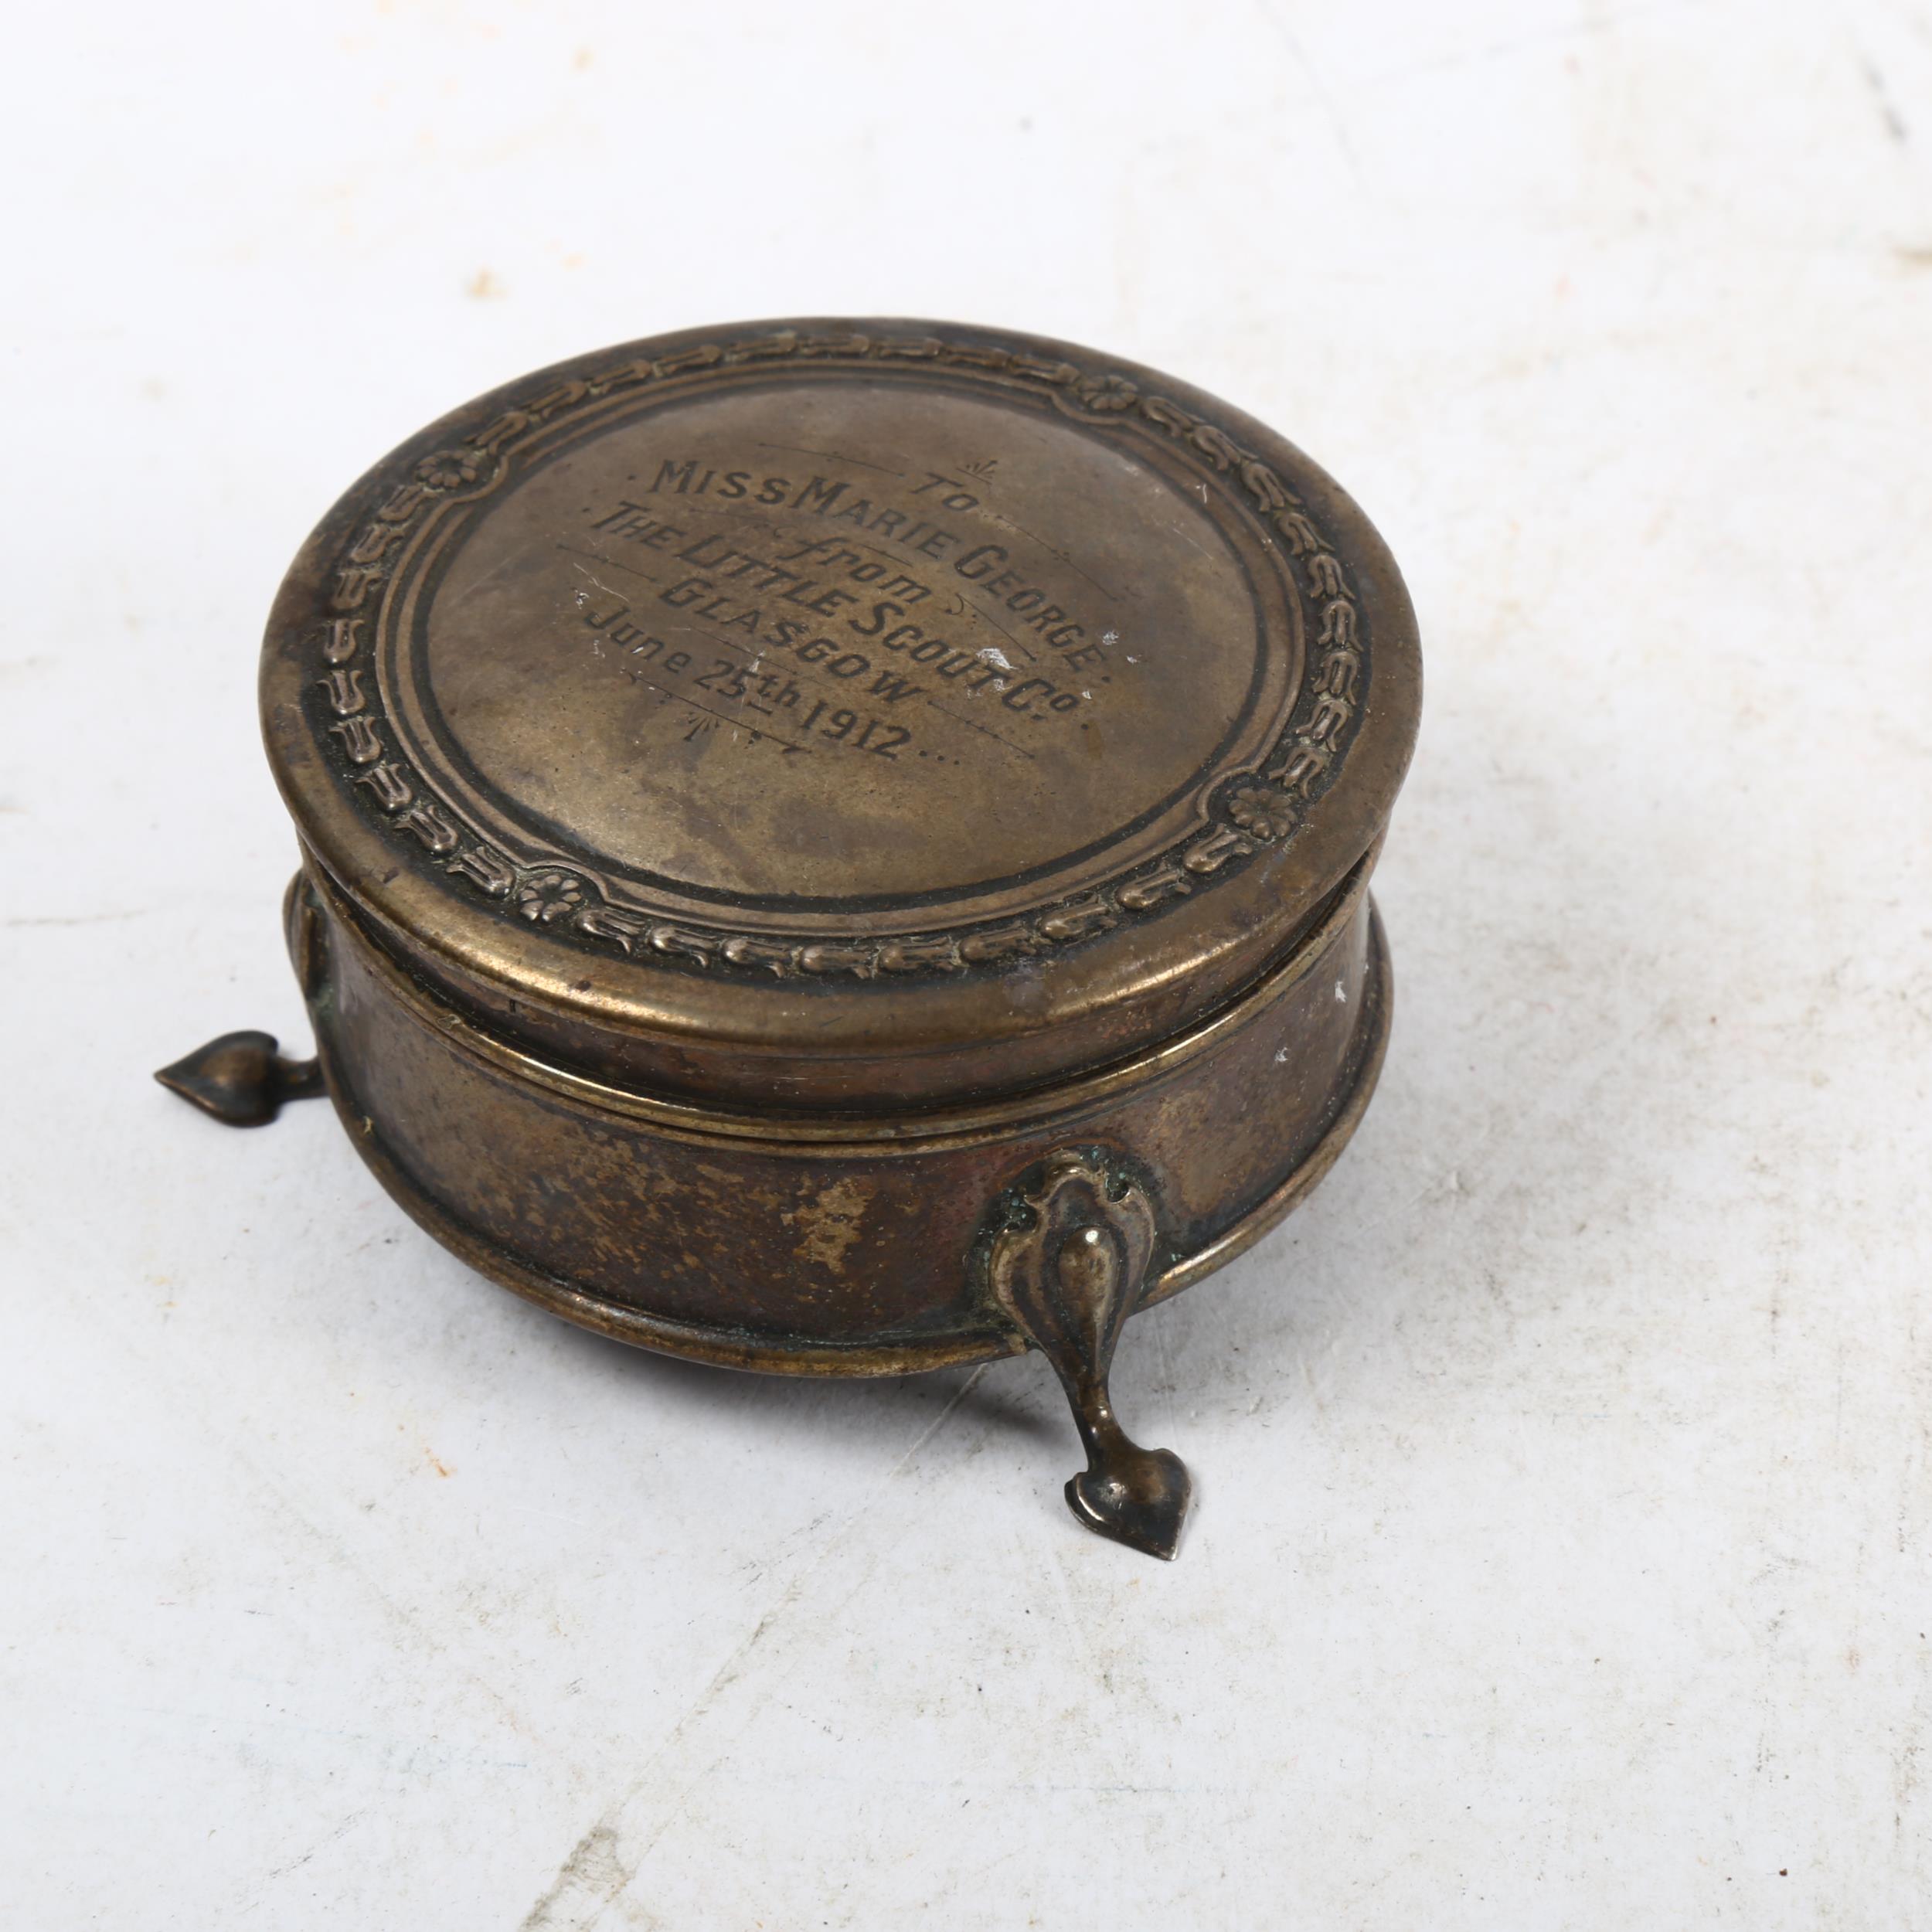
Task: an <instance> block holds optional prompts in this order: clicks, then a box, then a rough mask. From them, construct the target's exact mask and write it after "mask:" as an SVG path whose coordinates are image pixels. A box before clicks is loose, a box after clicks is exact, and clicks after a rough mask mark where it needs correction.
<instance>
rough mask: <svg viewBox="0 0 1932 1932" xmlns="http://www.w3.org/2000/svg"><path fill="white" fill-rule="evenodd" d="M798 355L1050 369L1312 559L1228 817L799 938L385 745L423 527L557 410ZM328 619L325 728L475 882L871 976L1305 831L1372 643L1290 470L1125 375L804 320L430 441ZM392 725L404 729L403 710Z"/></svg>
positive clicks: (668, 947)
mask: <svg viewBox="0 0 1932 1932" xmlns="http://www.w3.org/2000/svg"><path fill="white" fill-rule="evenodd" d="M784 359H798V360H818V361H838V362H866V363H871V364H874V365H884V366H905V365H908V364H911V365H917V364H921V363H938V364H943V365H946V366H950V367H952V368H955V369H964V370H968V371H971V372H975V373H978V374H983V375H985V376H992V377H1001V378H1005V379H1009V380H1011V379H1018V380H1019V381H1021V382H1022V383H1031V384H1037V385H1039V386H1040V387H1041V388H1042V389H1044V390H1045V391H1046V393H1047V394H1048V396H1049V398H1050V400H1052V401H1053V403H1054V404H1055V405H1056V406H1057V407H1059V408H1060V409H1061V410H1063V411H1065V412H1066V413H1068V414H1070V415H1072V416H1074V417H1078V418H1080V419H1081V420H1085V421H1087V422H1090V423H1098V424H1105V423H1109V422H1110V421H1111V422H1120V423H1124V422H1126V421H1128V420H1136V419H1138V420H1145V421H1146V422H1148V423H1152V424H1154V425H1155V427H1157V428H1158V429H1159V430H1162V432H1164V433H1165V434H1166V435H1167V436H1168V437H1170V438H1171V439H1172V441H1173V442H1174V444H1175V445H1176V446H1177V447H1179V448H1180V449H1181V450H1182V451H1183V452H1184V453H1185V454H1186V455H1187V456H1188V457H1189V458H1190V459H1191V460H1192V461H1195V462H1196V463H1197V464H1199V466H1200V467H1201V468H1202V469H1203V470H1204V471H1206V473H1207V474H1208V475H1209V476H1210V477H1211V478H1214V479H1215V480H1216V481H1217V482H1218V483H1219V485H1220V486H1221V487H1222V488H1223V490H1224V491H1226V492H1227V493H1228V494H1229V495H1231V496H1233V498H1235V500H1236V502H1238V503H1239V504H1240V506H1241V508H1242V509H1243V510H1244V511H1246V512H1247V513H1248V514H1249V515H1252V516H1255V517H1257V518H1258V519H1260V521H1262V522H1264V524H1265V525H1266V526H1267V528H1268V529H1270V530H1271V531H1272V532H1274V536H1275V537H1276V538H1277V539H1279V541H1280V542H1281V544H1282V546H1283V547H1284V549H1286V550H1287V553H1288V554H1289V555H1290V556H1292V557H1293V558H1294V560H1295V562H1296V564H1297V566H1298V571H1299V580H1298V587H1299V588H1301V590H1302V591H1303V593H1304V596H1305V597H1306V599H1307V607H1308V609H1309V611H1311V613H1312V614H1313V617H1314V619H1315V621H1314V622H1313V623H1311V624H1310V626H1309V631H1310V634H1311V638H1312V644H1311V650H1310V653H1309V668H1308V671H1307V672H1306V675H1304V682H1303V687H1302V691H1301V696H1300V697H1299V698H1298V700H1297V702H1296V705H1295V706H1294V709H1293V711H1292V712H1291V715H1290V718H1289V721H1288V723H1287V727H1286V729H1285V730H1284V732H1283V733H1282V735H1281V737H1280V738H1279V739H1278V740H1277V742H1276V743H1275V744H1274V747H1273V748H1272V749H1271V750H1270V752H1269V753H1268V755H1267V757H1264V759H1262V760H1260V763H1259V764H1258V765H1257V766H1256V767H1253V768H1251V769H1250V770H1246V771H1243V772H1238V773H1235V774H1231V775H1230V777H1228V778H1227V779H1226V780H1225V781H1223V783H1222V784H1221V785H1220V786H1219V789H1218V791H1217V792H1216V798H1215V801H1214V807H1213V822H1211V823H1210V824H1209V825H1208V826H1207V827H1206V828H1199V829H1196V831H1193V832H1190V833H1189V835H1187V836H1186V837H1185V838H1183V839H1182V840H1181V841H1180V842H1179V843H1178V844H1176V845H1175V846H1173V847H1172V848H1171V849H1169V850H1168V852H1165V853H1163V854H1162V855H1160V856H1159V857H1158V859H1155V860H1154V861H1152V862H1151V863H1143V864H1141V865H1140V866H1138V867H1137V868H1135V869H1134V870H1132V871H1131V872H1125V873H1123V874H1122V875H1121V877H1119V878H1118V879H1113V880H1110V881H1108V882H1107V883H1105V884H1104V885H1101V886H1095V887H1093V888H1091V889H1087V890H1084V891H1083V892H1081V893H1079V894H1077V896H1073V897H1072V898H1070V899H1067V900H1063V901H1062V902H1060V903H1058V904H1056V905H1053V906H1046V907H1045V908H1043V910H1039V911H1038V912H1036V913H1032V914H1029V916H1028V917H1025V918H1023V919H1017V920H1006V921H1004V922H997V923H979V924H963V925H960V926H957V927H954V928H952V929H950V930H944V931H931V930H923V931H918V932H914V933H910V934H906V936H904V937H899V938H893V937H886V938H880V939H871V938H868V939H866V940H862V941H853V942H852V943H839V942H828V941H826V940H824V939H823V938H822V937H802V936H801V937H798V938H796V939H787V938H784V937H774V936H773V935H770V934H765V935H762V936H760V935H753V934H747V933H744V932H741V931H735V930H733V929H732V928H731V927H730V926H729V925H727V924H717V925H712V924H708V923H701V922H698V921H695V920H689V919H679V920H662V919H652V918H650V917H646V916H645V915H643V914H641V913H637V912H634V911H631V910H626V909H624V908H623V907H621V906H614V905H613V904H611V903H610V901H609V899H608V897H607V894H606V893H605V892H604V889H603V887H602V886H601V885H600V883H598V882H597V880H596V879H593V878H590V877H589V876H587V875H585V874H584V873H583V872H580V871H579V870H578V869H576V868H575V867H573V866H570V865H569V864H567V863H566V862H561V861H560V862H547V861H546V862H537V863H535V864H531V865H521V864H519V863H518V862H516V861H515V859H512V858H511V857H510V856H509V855H507V854H505V852H502V851H501V850H500V849H498V848H497V847H496V846H495V845H492V844H491V843H490V842H488V840H487V839H486V838H484V837H483V836H482V835H481V834H480V833H478V831H477V830H476V828H474V827H473V826H471V825H469V824H468V822H467V821H465V820H464V818H462V816H461V814H460V813H458V812H457V811H456V810H455V808H454V807H453V806H452V805H451V804H450V802H449V801H448V800H447V799H446V798H442V797H440V795H438V794H435V793H434V791H433V790H432V788H431V787H430V784H429V781H427V779H426V778H425V777H424V776H423V774H422V773H421V771H420V770H419V769H418V768H417V767H416V766H415V765H414V764H413V763H412V762H411V761H410V759H409V758H408V757H407V756H406V754H405V753H403V751H402V750H400V747H397V746H396V745H393V744H392V743H390V742H389V740H388V739H386V737H385V736H384V735H383V733H384V727H385V726H389V721H388V720H387V719H386V718H384V717H383V715H382V713H381V710H380V705H379V699H378V698H377V697H376V696H375V695H374V694H372V692H369V691H368V690H366V689H365V688H364V685H363V683H362V673H363V670H364V668H366V658H367V657H368V655H369V648H370V646H369V641H368V638H366V635H365V633H366V631H367V630H368V629H369V628H372V624H373V617H374V613H375V612H376V611H377V610H379V608H380V605H381V602H382V599H383V596H384V594H386V589H387V587H388V584H389V580H390V577H391V576H392V573H393V571H394V569H395V567H396V561H397V560H398V559H399V558H400V556H401V554H402V553H403V549H404V548H405V547H406V543H407V541H408V539H410V536H411V535H412V534H413V532H414V530H415V529H416V528H417V526H418V525H419V524H420V522H421V521H422V520H423V519H424V518H425V517H426V516H427V515H428V514H429V513H430V512H431V511H432V510H433V509H435V508H437V506H439V505H442V504H444V503H447V502H463V501H466V500H468V499H469V498H474V497H478V496H481V495H485V494H486V493H487V492H489V491H490V490H492V489H493V488H495V486H496V485H497V484H498V481H500V480H501V478H502V476H503V475H504V474H505V471H506V468H507V466H508V463H509V458H510V457H511V456H512V454H513V453H514V452H515V451H516V450H517V449H518V448H519V447H521V446H522V444H524V443H526V441H527V440H528V439H529V438H530V437H532V436H533V435H535V434H537V433H538V432H539V431H540V430H543V429H545V428H546V427H549V426H550V425H552V424H553V423H555V422H556V420H557V419H558V418H560V417H563V416H564V415H566V413H569V412H570V411H573V410H577V409H578V408H580V407H582V406H583V405H585V404H586V403H592V402H599V401H602V400H604V399H605V398H607V397H609V396H613V395H616V394H620V393H623V392H624V391H627V390H631V389H641V388H643V387H645V386H647V385H651V384H656V383H665V382H667V381H668V380H670V379H672V378H675V377H676V376H681V375H685V374H689V373H690V372H695V371H702V370H707V369H717V368H719V367H724V366H734V365H739V364H747V363H769V362H777V361H782V360H784ZM327 581H328V612H329V615H328V617H327V618H326V619H325V621H324V624H323V625H322V628H321V631H320V632H319V634H318V635H317V636H316V637H315V648H316V649H317V651H318V653H319V658H320V667H319V668H320V669H321V675H320V676H319V677H318V679H315V682H316V683H317V684H318V685H319V687H320V689H321V692H322V693H323V704H324V706H325V712H326V718H327V722H326V723H325V726H324V730H325V731H326V733H328V735H329V736H332V737H333V738H334V739H335V740H336V741H337V743H338V745H339V747H340V750H341V756H342V767H343V776H344V777H345V781H346V782H347V783H349V784H350V785H351V786H352V787H355V788H357V789H358V790H360V791H366V794H367V795H368V798H369V802H370V804H371V805H372V807H373V808H374V811H375V813H376V815H378V817H379V822H382V823H384V824H386V825H387V826H389V828H391V830H392V835H398V834H407V835H409V836H410V838H413V839H414V840H415V841H416V842H417V843H418V844H419V845H420V846H421V847H422V849H423V851H424V852H427V855H429V857H430V859H432V860H434V862H436V863H437V865H438V866H440V868H441V869H443V870H444V871H445V872H447V873H448V874H450V875H451V876H452V877H455V878H461V879H465V880H467V881H468V883H469V884H470V885H471V886H472V887H474V889H475V890H476V892H477V893H478V894H479V895H480V896H481V897H483V898H484V899H485V900H488V901H490V902H492V903H495V904H496V905H497V906H500V907H501V908H502V910H503V911H504V913H505V914H506V916H508V917H513V918H518V917H520V918H522V919H526V920H530V921H531V922H532V923H536V924H540V925H542V926H544V927H548V928H550V929H552V930H556V931H559V932H560V933H561V932H569V933H571V934H577V935H580V936H581V937H583V938H584V939H586V940H590V941H592V942H594V943H595V944H599V945H607V946H612V947H616V948H617V949H618V950H619V951H622V952H624V953H625V954H629V955H631V956H632V957H641V958H655V959H658V960H661V961H665V962H668V963H675V964H679V965H682V966H685V967H697V968H707V969H710V968H718V969H723V970H724V971H733V970H735V971H742V972H747V973H751V974H760V973H768V974H772V975H777V976H778V977H781V978H784V977H787V976H789V975H810V976H816V977H823V976H826V975H849V976H851V977H853V978H859V979H873V978H879V977H880V976H881V975H905V974H930V973H958V972H963V971H968V970H970V969H971V968H975V967H979V966H984V965H990V964H998V963H1000V962H1002V961H1010V960H1013V959H1016V958H1022V957H1028V956H1030V955H1032V954H1038V953H1043V952H1048V951H1055V950H1057V949H1058V948H1060V947H1063V946H1066V945H1070V944H1074V943H1075V942H1077V941H1078V940H1083V939H1087V938H1091V937H1094V936H1095V935H1097V934H1100V933H1104V932H1107V931H1109V930H1112V929H1113V928H1114V927H1117V926H1120V925H1121V924H1124V923H1128V922H1129V921H1131V920H1136V919H1139V918H1142V917H1146V916H1148V914H1150V913H1153V912H1154V911H1155V910H1156V909H1157V908H1158V907H1159V906H1162V905H1164V904H1165V903H1167V902H1168V900H1173V899H1178V898H1185V897H1186V896H1189V894H1191V893H1192V892H1193V891H1194V889H1195V888H1196V886H1198V885H1199V884H1202V883H1204V882H1206V881H1208V880H1209V879H1213V878H1214V877H1216V876H1218V875H1223V874H1225V873H1226V872H1229V871H1230V869H1233V868H1236V867H1239V866H1241V865H1242V864H1243V862H1246V861H1247V860H1249V859H1252V858H1253V855H1254V854H1255V853H1256V852H1257V850H1258V849H1260V848H1262V847H1264V846H1270V845H1281V844H1285V843H1287V842H1290V841H1291V840H1292V839H1293V838H1294V836H1295V835H1296V833H1297V832H1298V829H1299V828H1300V827H1301V824H1302V822H1303V819H1304V813H1305V811H1306V809H1307V807H1308V804H1310V803H1311V801H1313V800H1314V799H1315V798H1316V797H1317V796H1318V794H1320V793H1321V791H1325V790H1326V789H1327V787H1328V784H1330V783H1331V782H1332V779H1333V776H1334V772H1335V767H1337V766H1338V764H1339V762H1340V760H1341V759H1342V757H1343V755H1344V753H1345V750H1346V748H1347V745H1348V743H1349V739H1350V738H1351V737H1352V735H1353V734H1352V726H1353V725H1354V723H1355V719H1356V717H1357V716H1358V713H1359V709H1360V702H1361V700H1360V697H1359V690H1360V685H1361V679H1362V661H1363V652H1364V648H1365V640H1364V637H1363V631H1364V628H1365V627H1364V625H1363V622H1362V602H1361V597H1360V594H1359V591H1358V590H1356V588H1355V585H1354V583H1353V582H1352V580H1351V578H1350V576H1349V572H1348V569H1347V566H1345V564H1344V563H1343V561H1342V557H1341V556H1340V554H1339V553H1338V550H1337V549H1336V548H1335V546H1334V545H1333V544H1332V543H1331V542H1330V541H1329V540H1328V538H1327V537H1326V536H1325V535H1324V534H1323V533H1322V532H1321V530H1320V529H1319V528H1318V526H1316V524H1315V522H1314V520H1313V519H1312V518H1311V516H1310V515H1309V513H1308V507H1307V505H1306V504H1305V503H1304V502H1303V501H1302V499H1301V498H1299V497H1298V496H1297V495H1295V493H1294V492H1293V491H1292V490H1291V489H1290V488H1288V487H1287V485H1286V484H1285V483H1284V481H1282V479H1281V476H1280V475H1279V474H1278V473H1277V471H1274V469H1272V468H1270V467H1269V465H1268V464H1266V463H1264V461H1261V459H1260V457H1258V456H1257V455H1256V454H1254V453H1253V451H1250V450H1247V449H1244V448H1243V447H1241V446H1240V444H1237V443H1236V442H1235V441H1234V440H1233V438H1231V437H1229V436H1228V435H1227V434H1226V433H1225V432H1224V431H1223V430H1220V429H1219V428H1217V427H1216V426H1215V425H1214V424H1213V423H1210V422H1209V421H1207V420H1206V419H1205V418H1203V417H1199V416H1196V415H1195V414H1193V413H1192V412H1191V411H1189V410H1185V409H1183V408H1182V407H1181V406H1179V404H1178V403H1173V402H1171V401H1169V400H1167V399H1165V397H1162V396H1153V395H1149V394H1147V393H1145V392H1144V391H1143V390H1142V389H1141V388H1140V387H1139V386H1138V385H1137V384H1135V383H1132V382H1130V381H1129V380H1128V379H1127V378H1126V377H1125V376H1121V375H1117V374H1112V373H1095V372H1091V371H1089V370H1083V369H1079V368H1077V367H1076V366H1074V365H1073V364H1072V363H1070V362H1063V361H1060V360H1057V359H1048V358H1045V357H1041V356H1038V355H1032V354H1029V353H1028V352H1026V351H1025V350H1022V349H1002V348H1000V347H998V346H997V345H992V344H985V343H978V342H949V341H944V340H941V339H940V338H937V337H934V336H913V337H896V336H879V335H866V334H862V333H859V332H853V333H851V334H847V335H801V334H799V333H798V332H796V331H794V330H789V329H787V330H781V331H779V332H776V333H775V334H772V335H762V336H757V337H753V338H748V339H747V340H744V341H741V342H706V343H701V344H699V345H695V346H693V347H692V348H689V349H680V350H678V351H676V352H674V353H672V354H670V355H661V356H655V357H639V358H634V359H630V360H628V361H624V362H617V363H616V364H614V366H612V367H611V368H610V369H607V370H604V371H603V372H600V373H598V374H596V375H594V376H588V377H577V376H570V377H566V378H564V379H561V380H559V381H556V382H554V383H552V384H551V386H549V387H548V388H547V389H543V391H542V392H541V393H539V394H538V395H536V396H534V397H533V398H532V400H529V402H526V403H519V404H517V405H515V406H512V407H511V408H509V409H507V410H504V411H503V412H502V414H500V415H498V417H495V419H494V420H492V421H490V422H489V423H485V425H484V426H483V427H481V428H480V429H478V430H476V431H475V432H474V434H471V435H470V436H469V437H466V438H464V440H463V441H462V442H461V443H460V444H456V445H454V447H451V448H448V449H444V450H439V451H436V452H434V454H431V455H429V456H426V457H423V458H422V459H421V460H420V461H419V462H418V463H417V465H416V467H415V473H414V474H413V477H412V478H410V480H409V481H406V482H404V483H402V484H400V485H398V486H397V487H396V488H395V489H394V490H393V492H391V493H390V495H389V497H388V498H386V500H385V501H384V502H383V503H382V505H380V506H379V508H378V509H376V512H375V513H374V515H373V516H372V519H371V520H370V521H369V523H368V524H367V525H366V526H365V527H364V528H362V529H361V530H360V531H359V532H358V533H357V535H356V536H355V538H354V539H353V540H352V542H351V543H349V544H348V545H347V546H345V549H343V551H342V553H341V554H340V555H339V556H338V558H337V559H336V560H335V563H333V565H332V566H330V570H329V572H328V580H327ZM389 730H390V733H391V734H392V736H393V735H394V727H393V726H389Z"/></svg>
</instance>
